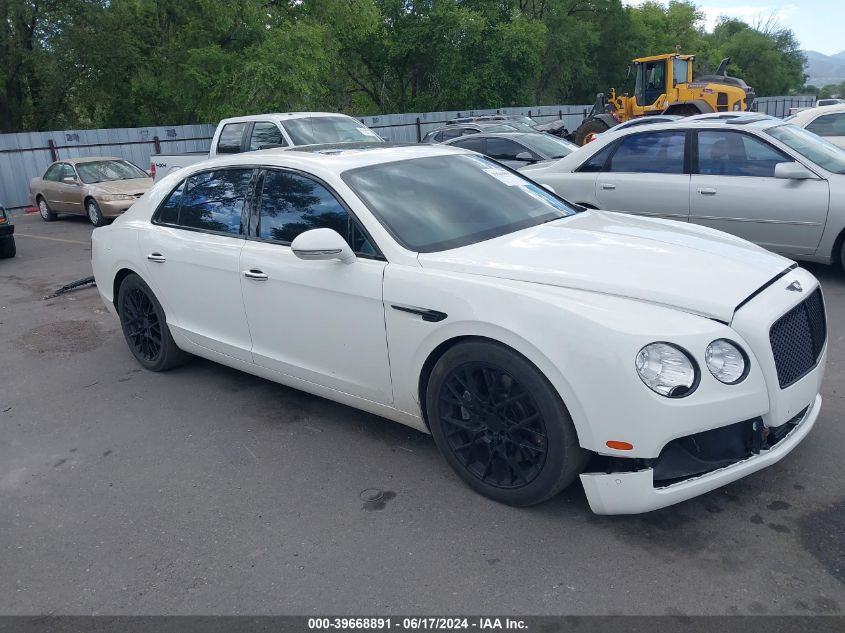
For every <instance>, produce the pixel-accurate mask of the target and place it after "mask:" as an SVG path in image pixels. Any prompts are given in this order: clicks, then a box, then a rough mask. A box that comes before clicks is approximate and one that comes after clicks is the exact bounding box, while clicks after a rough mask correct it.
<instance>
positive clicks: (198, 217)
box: [179, 169, 252, 235]
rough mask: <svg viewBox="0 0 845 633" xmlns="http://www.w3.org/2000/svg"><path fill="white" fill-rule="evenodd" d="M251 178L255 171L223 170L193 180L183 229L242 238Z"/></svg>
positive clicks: (185, 196) (184, 200) (184, 201)
mask: <svg viewBox="0 0 845 633" xmlns="http://www.w3.org/2000/svg"><path fill="white" fill-rule="evenodd" d="M251 177H252V170H251V169H220V170H217V171H207V172H204V173H201V174H196V175H194V176H191V177H190V178H188V181H187V183H186V184H185V191H184V193H183V194H182V206H181V208H180V210H179V225H180V226H185V227H189V228H194V229H203V230H205V231H216V232H220V233H231V234H234V235H237V234H239V233H240V232H241V212H242V211H243V208H244V201H245V200H246V195H247V191H248V189H249V181H250V178H251Z"/></svg>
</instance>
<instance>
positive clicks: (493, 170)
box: [483, 167, 526, 187]
mask: <svg viewBox="0 0 845 633" xmlns="http://www.w3.org/2000/svg"><path fill="white" fill-rule="evenodd" d="M483 171H484V173H485V174H487V175H488V176H493V178H495V179H496V180H498V181H499V182H502V183H504V184H506V185H507V186H508V187H519V186H521V185H524V184H526V183H525V181H524V180H523V179H522V178H520V177H519V176H517V175H516V174H512V173H510V172H509V171H507V170H505V169H501V168H500V167H490V168H488V169H484V170H483Z"/></svg>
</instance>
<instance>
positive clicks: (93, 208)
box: [85, 198, 106, 226]
mask: <svg viewBox="0 0 845 633" xmlns="http://www.w3.org/2000/svg"><path fill="white" fill-rule="evenodd" d="M85 212H86V213H87V214H88V219H89V220H90V221H91V224H93V225H94V226H103V225H104V224H105V223H106V218H105V216H104V215H103V212H102V211H100V205H99V204H97V201H96V200H94V199H93V198H91V199H89V200H88V202H86V203H85Z"/></svg>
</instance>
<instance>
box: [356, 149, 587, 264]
mask: <svg viewBox="0 0 845 633" xmlns="http://www.w3.org/2000/svg"><path fill="white" fill-rule="evenodd" d="M343 179H344V180H345V181H346V182H347V184H348V185H349V186H350V187H351V188H352V189H353V190H354V191H355V193H356V194H357V195H358V197H359V198H361V199H362V200H363V201H364V203H365V204H366V205H367V206H368V207H369V209H370V211H371V212H372V213H373V214H374V215H375V216H376V218H378V220H379V221H380V222H381V223H382V225H384V227H385V228H386V229H387V230H388V231H390V233H391V234H392V235H393V236H394V237H395V238H396V239H397V240H398V241H399V243H400V244H402V245H403V246H405V247H406V248H408V249H409V250H412V251H415V252H432V251H442V250H446V249H449V248H457V247H459V246H464V245H466V244H472V243H474V242H480V241H482V240H488V239H492V238H494V237H497V236H499V235H505V234H506V233H512V232H514V231H518V230H521V229H524V228H528V227H530V226H535V225H537V224H541V223H543V222H549V221H551V220H555V219H558V218H563V217H566V216H569V215H572V214H574V213H575V211H574V209H572V208H570V207H569V206H568V205H567V204H566V203H565V202H563V201H562V200H560V199H559V198H557V197H556V196H554V195H552V194H551V193H550V192H548V191H547V190H546V189H544V188H543V187H540V186H539V185H537V184H535V183H533V182H531V181H530V180H528V179H526V178H524V177H522V176H520V175H518V174H516V173H513V172H511V171H508V170H506V169H504V168H503V167H502V166H501V165H498V164H496V163H494V162H492V161H491V160H489V159H487V158H484V157H482V156H478V155H475V154H452V155H447V156H428V157H426V158H416V159H412V160H400V161H396V162H392V163H382V164H377V165H371V166H368V167H361V168H358V169H354V170H351V171H348V172H346V173H345V174H343Z"/></svg>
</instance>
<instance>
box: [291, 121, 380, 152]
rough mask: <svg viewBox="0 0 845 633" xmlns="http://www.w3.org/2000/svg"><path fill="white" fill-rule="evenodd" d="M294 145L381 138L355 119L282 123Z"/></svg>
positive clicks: (377, 140)
mask: <svg viewBox="0 0 845 633" xmlns="http://www.w3.org/2000/svg"><path fill="white" fill-rule="evenodd" d="M282 127H284V128H285V131H286V132H287V133H288V135H289V136H290V138H291V140H292V141H293V144H294V145H315V144H322V143H347V142H360V141H369V142H379V141H381V140H382V138H381V137H380V136H379V135H378V134H376V133H375V132H373V131H372V130H371V129H370V128H368V127H366V126H365V125H362V124H361V123H358V121H356V120H355V119H352V118H349V117H339V116H322V117H307V118H302V119H289V120H287V121H282Z"/></svg>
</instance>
